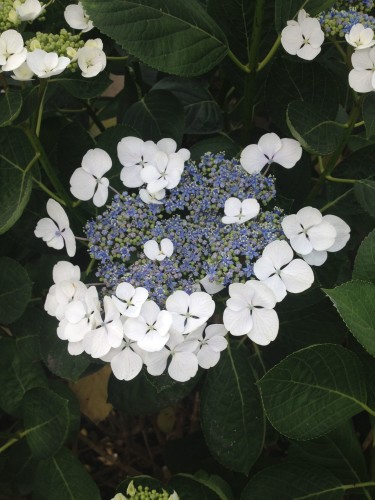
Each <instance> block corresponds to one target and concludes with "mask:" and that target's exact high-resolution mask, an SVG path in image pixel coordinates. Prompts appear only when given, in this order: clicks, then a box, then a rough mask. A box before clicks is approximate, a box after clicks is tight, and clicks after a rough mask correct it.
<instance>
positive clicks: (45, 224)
mask: <svg viewBox="0 0 375 500" xmlns="http://www.w3.org/2000/svg"><path fill="white" fill-rule="evenodd" d="M58 231H59V228H58V227H57V226H56V224H55V223H54V222H53V220H52V219H48V218H47V217H45V218H44V219H40V220H39V221H38V223H37V225H36V228H35V230H34V234H35V236H36V237H37V238H43V241H50V240H52V238H54V237H55V235H56V232H58ZM62 243H63V246H64V242H63V241H62ZM63 246H62V247H60V248H63Z"/></svg>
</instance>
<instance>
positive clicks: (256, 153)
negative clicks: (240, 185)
mask: <svg viewBox="0 0 375 500" xmlns="http://www.w3.org/2000/svg"><path fill="white" fill-rule="evenodd" d="M240 163H241V165H242V167H243V168H244V169H245V170H246V172H248V173H249V174H256V173H258V172H260V171H261V170H262V168H263V167H264V166H265V165H266V164H267V163H268V159H267V158H266V157H265V156H264V154H263V153H262V152H261V150H260V149H259V148H258V145H257V144H250V145H249V146H246V147H245V148H244V149H243V151H242V153H241V157H240Z"/></svg>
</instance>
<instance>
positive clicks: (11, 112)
mask: <svg viewBox="0 0 375 500" xmlns="http://www.w3.org/2000/svg"><path fill="white" fill-rule="evenodd" d="M21 108H22V95H21V92H12V91H9V90H8V91H7V92H5V94H1V95H0V127H5V126H6V125H10V124H11V123H12V121H13V120H15V119H16V118H17V116H18V115H19V114H20V111H21Z"/></svg>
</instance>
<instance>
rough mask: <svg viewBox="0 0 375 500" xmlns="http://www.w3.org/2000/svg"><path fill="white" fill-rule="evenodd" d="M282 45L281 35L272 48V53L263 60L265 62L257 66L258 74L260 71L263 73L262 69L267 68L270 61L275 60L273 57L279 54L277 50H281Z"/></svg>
mask: <svg viewBox="0 0 375 500" xmlns="http://www.w3.org/2000/svg"><path fill="white" fill-rule="evenodd" d="M280 43H281V35H279V36H278V37H277V38H276V40H275V43H274V44H273V45H272V47H271V48H270V51H269V52H268V54H267V55H266V57H265V58H264V59H263V61H261V62H260V63H259V64H258V66H257V72H258V71H262V69H263V68H264V66H266V65H267V64H268V63H269V62H270V60H271V59H272V58H273V56H274V55H275V54H276V52H277V49H278V48H279V45H280Z"/></svg>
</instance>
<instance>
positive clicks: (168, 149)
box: [156, 138, 190, 162]
mask: <svg viewBox="0 0 375 500" xmlns="http://www.w3.org/2000/svg"><path fill="white" fill-rule="evenodd" d="M156 145H157V147H158V148H159V149H160V151H163V152H164V153H166V154H167V155H170V154H172V153H177V154H178V155H179V156H180V157H181V159H182V160H183V161H184V162H185V161H188V160H189V159H190V151H189V150H188V149H185V148H181V149H179V150H178V151H177V142H176V141H175V140H174V139H170V138H165V139H160V141H158V142H157V143H156Z"/></svg>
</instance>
